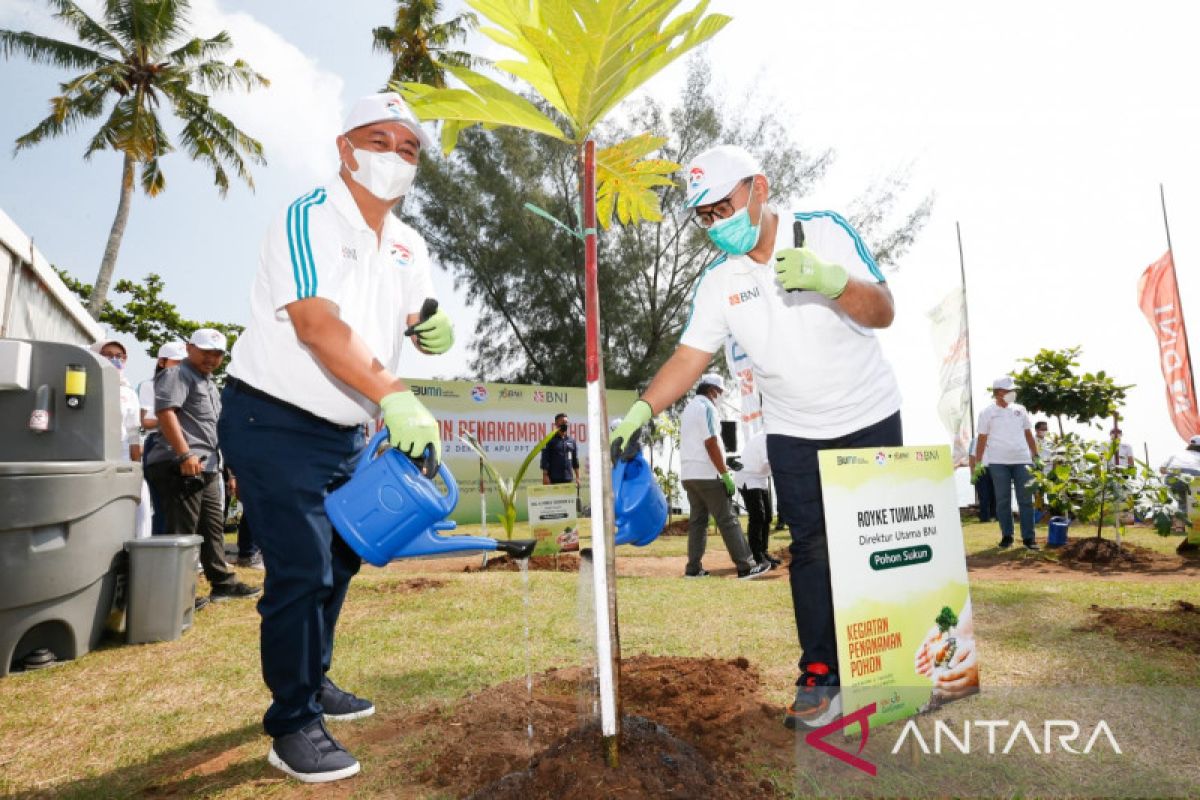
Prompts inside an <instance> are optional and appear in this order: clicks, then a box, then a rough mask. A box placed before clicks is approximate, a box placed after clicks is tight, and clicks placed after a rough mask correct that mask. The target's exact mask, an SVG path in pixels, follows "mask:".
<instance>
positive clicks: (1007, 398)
mask: <svg viewBox="0 0 1200 800" xmlns="http://www.w3.org/2000/svg"><path fill="white" fill-rule="evenodd" d="M1004 402H1006V403H1008V404H1009V405H1010V406H1011V405H1012V404H1013V403H1015V402H1017V393H1016V392H1005V393H1004Z"/></svg>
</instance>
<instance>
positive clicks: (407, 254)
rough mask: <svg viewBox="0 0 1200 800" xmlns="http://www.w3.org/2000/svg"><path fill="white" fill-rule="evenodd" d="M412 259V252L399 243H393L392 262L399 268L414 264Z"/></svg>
mask: <svg viewBox="0 0 1200 800" xmlns="http://www.w3.org/2000/svg"><path fill="white" fill-rule="evenodd" d="M412 258H413V254H412V250H409V249H408V248H407V247H405V246H404V245H402V244H400V243H399V242H393V243H392V260H393V261H395V262H396V266H397V267H407V266H408V265H409V264H411V263H412Z"/></svg>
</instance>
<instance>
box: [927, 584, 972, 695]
mask: <svg viewBox="0 0 1200 800" xmlns="http://www.w3.org/2000/svg"><path fill="white" fill-rule="evenodd" d="M913 668H914V669H915V670H916V672H917V674H918V675H924V676H925V677H926V678H929V680H930V681H931V682H932V683H933V694H934V699H935V700H937V701H944V700H954V699H957V698H959V697H964V696H966V695H968V694H971V693H973V692H975V691H978V689H979V661H978V658H977V651H976V646H975V619H974V617H973V616H972V614H971V600H970V598H968V599H967V601H966V603H964V604H963V608H962V611H961V612H960V613H959V614H955V613H954V611H953V610H952V609H951V608H950V607H949V606H943V607H942V610H941V613H939V614H938V616H937V619H936V620H935V621H934V625H933V627H931V628H930V629H929V632H928V633H927V634H926V635H925V639H924V640H923V641H922V642H921V644H920V645H918V646H917V649H916V652H915V653H914V654H913Z"/></svg>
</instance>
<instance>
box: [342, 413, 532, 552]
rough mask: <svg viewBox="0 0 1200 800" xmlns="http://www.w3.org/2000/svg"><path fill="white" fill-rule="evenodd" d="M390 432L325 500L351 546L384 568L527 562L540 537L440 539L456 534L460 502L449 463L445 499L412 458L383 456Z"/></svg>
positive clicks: (378, 437) (442, 468) (442, 469)
mask: <svg viewBox="0 0 1200 800" xmlns="http://www.w3.org/2000/svg"><path fill="white" fill-rule="evenodd" d="M387 438H388V431H387V428H384V429H383V430H381V431H380V432H379V433H377V434H375V436H373V437H372V438H371V441H370V442H369V443H368V444H367V449H366V451H365V452H363V454H362V456H361V458H360V459H359V462H358V467H357V468H356V469H355V470H354V475H353V476H351V478H350V480H349V481H347V482H346V483H344V484H342V485H341V486H340V487H338V488H337V489H335V490H334V491H332V492H330V493H329V494H328V495H327V496H326V497H325V513H326V514H328V515H329V521H330V522H332V523H333V527H334V528H335V529H336V530H337V532H338V533H339V534H341V537H342V538H343V539H344V540H345V541H346V544H348V545H350V547H351V548H352V549H353V550H354V552H356V553H358V554H359V555H360V556H361V557H362V558H363V560H364V561H366V562H367V563H369V564H374V565H375V566H377V567H382V566H384V565H385V564H387V563H388V562H389V561H391V560H393V559H397V558H420V557H422V556H438V555H445V554H448V553H459V552H464V551H479V550H503V551H504V552H506V553H508V554H509V555H511V556H513V557H514V558H528V557H529V555H530V554H531V553H532V552H533V548H534V546H535V545H536V544H537V540H535V539H514V540H510V541H497V540H495V539H492V538H490V537H487V536H439V535H438V531H450V530H454V528H455V523H454V522H453V521H452V520H448V519H446V517H448V516H449V515H450V512H452V511H453V510H454V506H455V505H457V504H458V483H457V482H456V481H455V480H454V476H453V475H451V474H450V470H449V469H447V468H446V465H445V464H441V465H439V467H438V474H439V475H441V476H442V480H443V481H444V482H445V483H446V489H447V490H448V491H447V493H446V494H445V495H443V494H442V493H441V492H439V491H438V488H437V486H436V485H434V483H433V481H432V480H430V479H429V478H427V477H425V475H424V474H423V473H422V472H421V468H420V467H419V466H417V464H416V463H415V462H414V461H413V460H412V459H411V458H408V457H407V456H405V455H404V454H403V453H401V452H400V451H399V450H394V449H392V448H390V447H388V448H385V449H383V451H382V452H380V446H381V445H383V444H384V443H385V442H386V441H387Z"/></svg>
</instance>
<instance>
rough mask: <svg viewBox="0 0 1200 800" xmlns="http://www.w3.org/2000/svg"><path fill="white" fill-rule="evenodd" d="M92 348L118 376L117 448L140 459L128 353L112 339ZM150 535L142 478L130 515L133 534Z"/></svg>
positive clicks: (147, 494) (146, 492)
mask: <svg viewBox="0 0 1200 800" xmlns="http://www.w3.org/2000/svg"><path fill="white" fill-rule="evenodd" d="M92 350H93V351H94V352H96V353H97V354H99V355H100V357H101V358H103V359H104V360H105V361H107V362H108V363H109V364H111V365H112V366H113V367H114V368H115V369H116V370H117V372H118V373H120V375H121V384H120V392H121V402H120V409H121V447H122V448H123V450H124V452H125V454H126V455H127V456H128V457H129V460H130V461H138V462H140V461H141V460H142V437H141V423H140V420H139V418H138V396H137V392H135V391H134V389H133V386H132V385H130V383H129V379H128V378H127V377H126V375H125V364H126V362H127V361H128V359H129V354H128V352H127V351H126V350H125V345H123V344H121V343H120V342H119V341H117V340H116V339H102V340H100V341H98V342H96V343H95V344H94V345H92ZM150 535H151V511H150V490H149V488H147V486H146V482H145V481H142V497H141V500H140V501H139V502H138V507H137V513H136V514H135V516H134V523H133V536H134V538H135V539H144V538H146V537H147V536H150Z"/></svg>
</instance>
